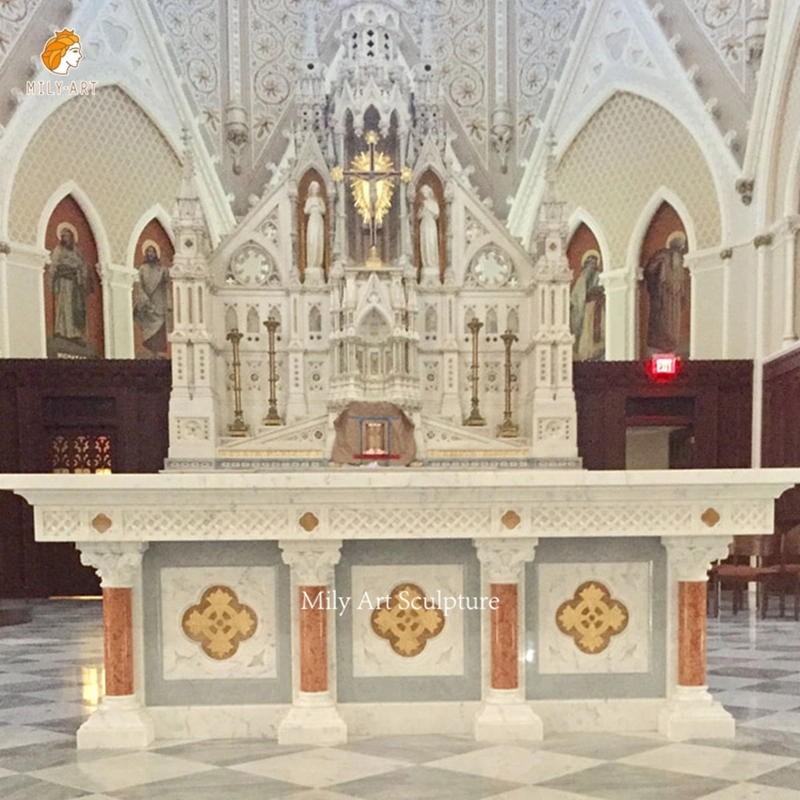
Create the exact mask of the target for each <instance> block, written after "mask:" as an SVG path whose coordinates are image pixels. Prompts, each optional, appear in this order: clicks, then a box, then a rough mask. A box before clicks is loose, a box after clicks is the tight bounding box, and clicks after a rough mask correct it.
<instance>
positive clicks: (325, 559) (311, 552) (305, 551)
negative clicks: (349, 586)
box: [279, 512, 342, 586]
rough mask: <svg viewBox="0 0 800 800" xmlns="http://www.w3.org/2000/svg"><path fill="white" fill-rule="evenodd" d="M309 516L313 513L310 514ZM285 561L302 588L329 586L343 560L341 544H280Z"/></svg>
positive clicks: (281, 542) (326, 542) (327, 542)
mask: <svg viewBox="0 0 800 800" xmlns="http://www.w3.org/2000/svg"><path fill="white" fill-rule="evenodd" d="M308 513H309V514H310V513H311V512H308ZM279 545H280V548H281V553H282V556H283V561H284V563H285V564H288V565H289V566H290V567H291V568H292V572H293V573H294V576H295V579H296V581H297V583H298V584H300V585H302V586H327V585H328V584H329V583H330V582H331V581H332V580H333V568H334V567H335V566H336V564H338V563H339V559H340V558H341V547H342V543H341V542H336V541H333V542H331V541H325V542H295V541H285V540H281V541H280V542H279Z"/></svg>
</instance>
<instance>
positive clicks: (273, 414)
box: [262, 317, 283, 425]
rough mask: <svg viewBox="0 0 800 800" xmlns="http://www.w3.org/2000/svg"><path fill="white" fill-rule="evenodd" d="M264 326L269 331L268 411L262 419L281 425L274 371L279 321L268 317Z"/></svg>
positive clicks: (263, 421)
mask: <svg viewBox="0 0 800 800" xmlns="http://www.w3.org/2000/svg"><path fill="white" fill-rule="evenodd" d="M264 327H265V328H266V329H267V332H268V333H269V411H267V416H266V417H264V419H263V420H262V424H264V425H282V424H283V423H282V421H281V418H280V417H279V416H278V399H277V397H276V393H275V384H276V383H277V382H278V376H277V374H276V372H275V331H276V330H278V328H279V327H280V322H278V320H276V319H275V318H274V317H270V318H269V319H268V320H267V321H266V322H265V323H264Z"/></svg>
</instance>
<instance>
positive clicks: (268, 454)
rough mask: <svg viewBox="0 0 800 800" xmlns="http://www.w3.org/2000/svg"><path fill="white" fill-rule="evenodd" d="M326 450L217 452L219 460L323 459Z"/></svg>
mask: <svg viewBox="0 0 800 800" xmlns="http://www.w3.org/2000/svg"><path fill="white" fill-rule="evenodd" d="M324 455H325V451H324V450H217V457H218V458H322V457H323V456H324Z"/></svg>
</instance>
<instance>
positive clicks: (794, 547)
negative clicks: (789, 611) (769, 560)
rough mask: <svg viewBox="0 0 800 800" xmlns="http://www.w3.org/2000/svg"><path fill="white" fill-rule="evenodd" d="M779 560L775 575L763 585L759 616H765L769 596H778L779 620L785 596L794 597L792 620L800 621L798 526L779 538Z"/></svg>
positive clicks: (799, 526)
mask: <svg viewBox="0 0 800 800" xmlns="http://www.w3.org/2000/svg"><path fill="white" fill-rule="evenodd" d="M780 552H781V560H780V569H779V571H778V573H777V574H774V575H772V576H770V578H769V580H767V581H766V582H765V584H764V596H763V600H762V606H761V611H762V613H761V616H762V617H765V616H766V614H767V605H768V603H769V596H770V594H775V593H777V595H778V611H779V613H780V615H781V619H782V618H783V615H784V613H785V611H786V595H787V593H788V594H793V595H794V618H795V621H798V620H800V525H798V526H795V527H794V528H792V529H791V530H788V531H787V532H786V533H784V534H783V536H782V537H781V548H780Z"/></svg>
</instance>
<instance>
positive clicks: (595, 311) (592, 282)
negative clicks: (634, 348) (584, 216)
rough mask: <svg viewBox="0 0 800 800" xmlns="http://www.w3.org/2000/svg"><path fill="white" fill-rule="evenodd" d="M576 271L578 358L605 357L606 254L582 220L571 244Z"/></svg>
mask: <svg viewBox="0 0 800 800" xmlns="http://www.w3.org/2000/svg"><path fill="white" fill-rule="evenodd" d="M567 261H568V262H569V267H570V271H571V272H572V281H571V284H570V330H571V332H572V335H573V337H575V342H574V345H573V350H572V353H573V358H574V359H575V360H576V361H601V360H603V358H604V357H605V340H606V333H605V322H606V302H605V290H604V288H603V286H602V284H601V282H600V274H601V273H602V271H603V256H602V251H601V248H600V242H599V240H598V238H597V236H596V235H595V233H594V230H592V228H591V227H589V225H587V224H586V223H585V222H581V223H579V224H578V226H577V227H576V228H575V230H574V231H573V232H572V235H571V237H570V239H569V244H568V245H567Z"/></svg>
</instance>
